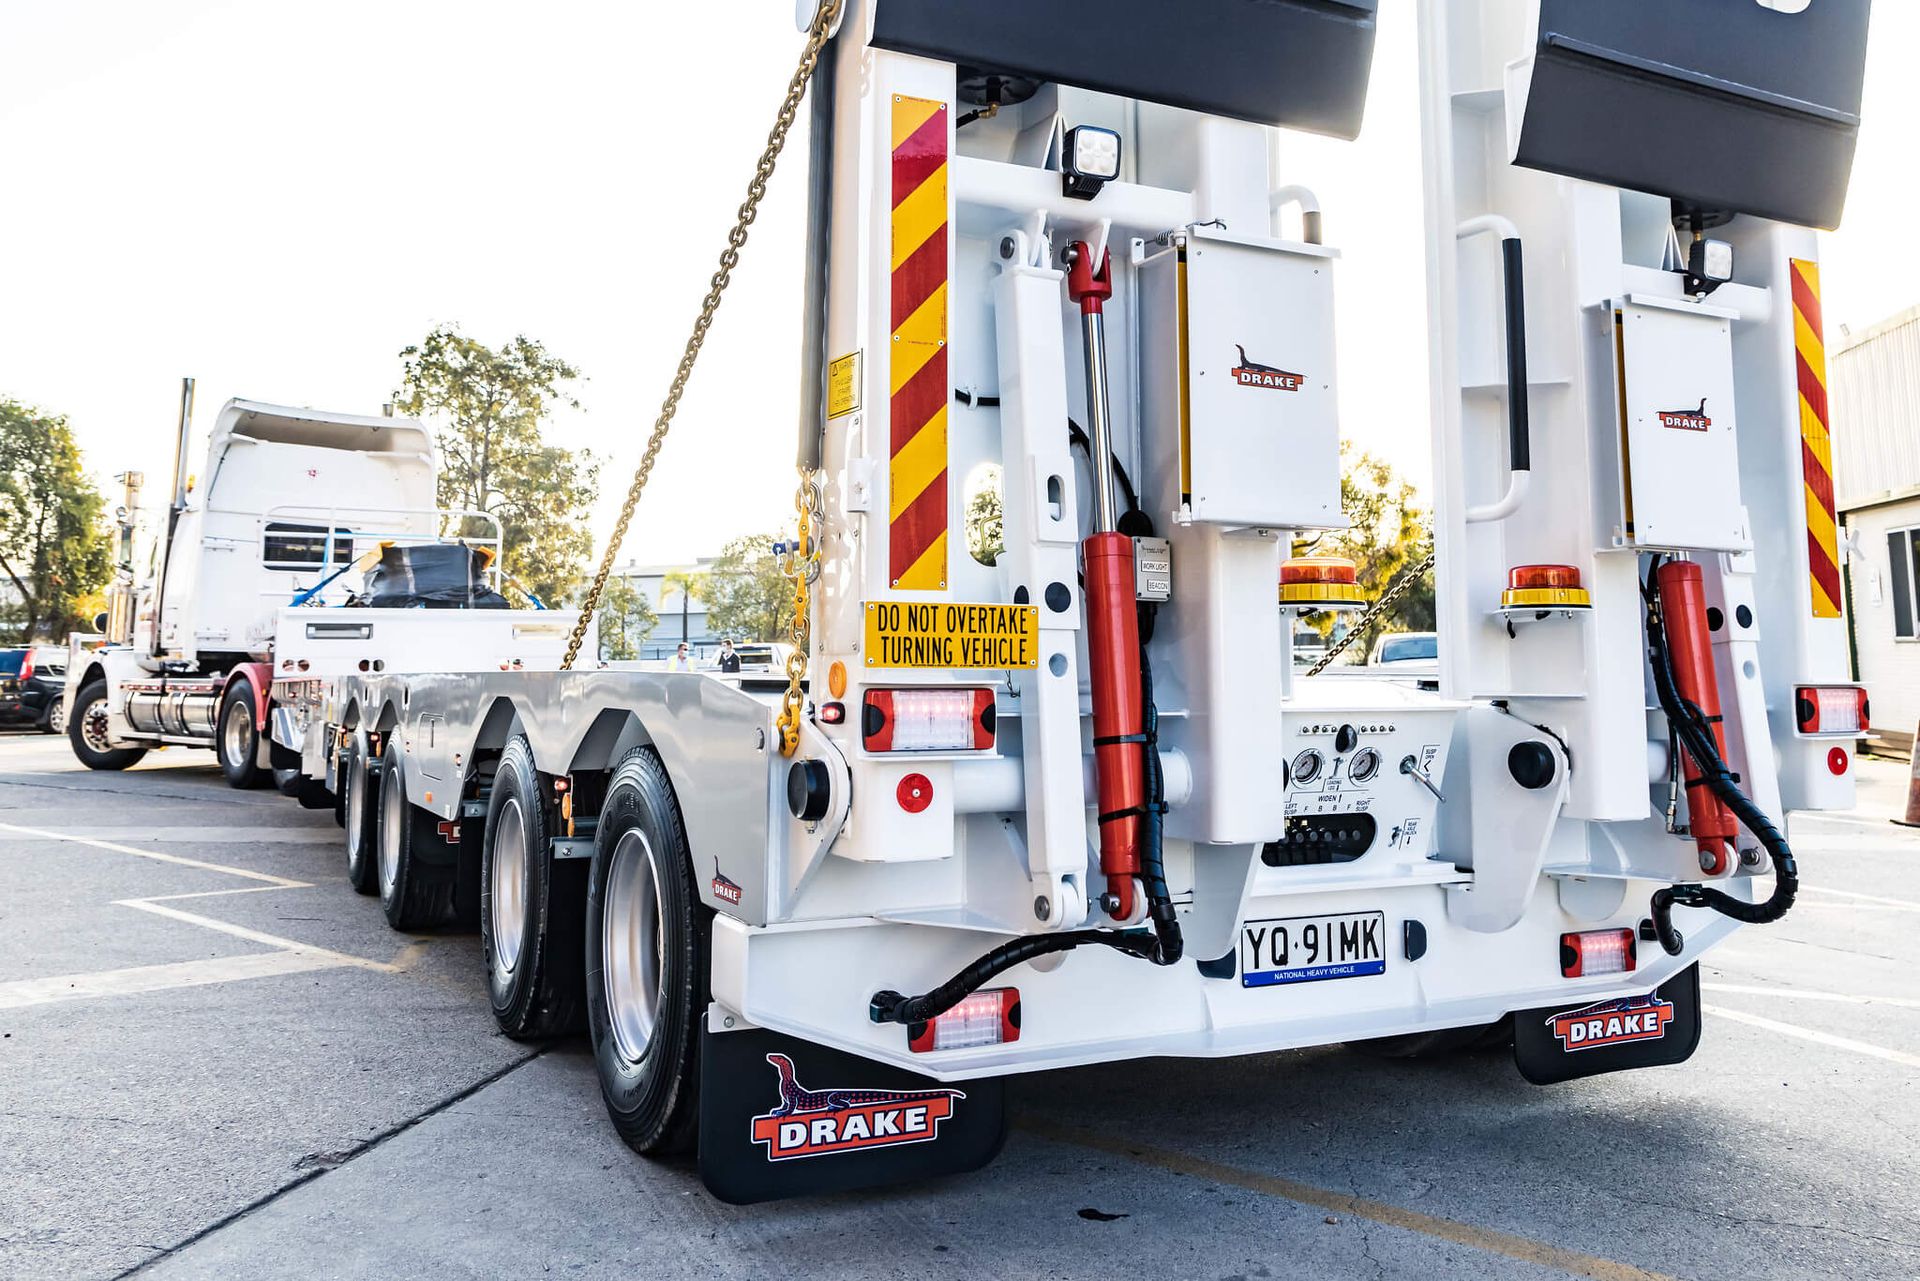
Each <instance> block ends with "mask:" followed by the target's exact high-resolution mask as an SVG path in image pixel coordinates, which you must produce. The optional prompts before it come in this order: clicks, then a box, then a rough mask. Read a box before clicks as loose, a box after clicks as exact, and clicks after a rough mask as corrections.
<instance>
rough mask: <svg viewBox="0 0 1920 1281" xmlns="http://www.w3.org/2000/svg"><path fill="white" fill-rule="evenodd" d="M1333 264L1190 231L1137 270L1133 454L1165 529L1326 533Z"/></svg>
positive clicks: (1327, 254) (1299, 251)
mask: <svg viewBox="0 0 1920 1281" xmlns="http://www.w3.org/2000/svg"><path fill="white" fill-rule="evenodd" d="M1334 257H1335V255H1334V252H1333V251H1332V250H1330V249H1326V248H1324V247H1322V246H1320V245H1306V244H1296V243H1293V242H1288V241H1274V240H1248V239H1242V238H1235V237H1229V236H1227V235H1226V234H1225V233H1224V232H1222V231H1220V230H1218V229H1217V228H1211V227H1193V228H1189V229H1188V230H1186V231H1184V232H1181V233H1180V234H1179V235H1177V236H1176V237H1174V239H1173V241H1172V244H1171V245H1170V247H1169V248H1168V249H1167V250H1166V251H1165V252H1162V253H1157V254H1155V255H1153V256H1151V257H1149V258H1148V259H1146V261H1145V262H1143V263H1142V264H1141V267H1140V272H1139V280H1140V294H1141V307H1140V313H1141V319H1140V356H1141V372H1140V393H1141V401H1142V407H1143V409H1144V411H1145V414H1144V429H1143V437H1144V439H1143V453H1144V454H1145V462H1146V467H1145V470H1146V474H1147V477H1148V480H1149V492H1148V494H1147V496H1146V497H1147V499H1148V501H1149V503H1150V504H1151V506H1152V507H1153V508H1154V509H1155V510H1154V514H1155V515H1156V516H1159V515H1161V514H1163V513H1165V514H1167V515H1170V516H1171V517H1172V518H1173V520H1174V522H1175V523H1177V524H1189V523H1191V524H1206V525H1222V526H1229V527H1236V528H1265V529H1335V528H1342V527H1344V526H1345V525H1346V524H1347V521H1346V518H1345V517H1344V516H1343V515H1342V514H1341V510H1340V420H1339V413H1338V410H1337V408H1336V402H1335V391H1334V386H1335V383H1334V372H1333V355H1334V349H1333V261H1334Z"/></svg>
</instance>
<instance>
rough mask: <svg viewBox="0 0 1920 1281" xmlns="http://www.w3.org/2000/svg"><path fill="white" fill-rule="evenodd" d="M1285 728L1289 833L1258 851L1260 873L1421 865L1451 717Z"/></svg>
mask: <svg viewBox="0 0 1920 1281" xmlns="http://www.w3.org/2000/svg"><path fill="white" fill-rule="evenodd" d="M1283 727H1284V730H1283V732H1284V742H1285V756H1284V758H1283V763H1282V774H1283V776H1284V779H1285V783H1286V804H1285V813H1286V825H1285V827H1284V829H1283V830H1282V831H1281V832H1280V833H1278V834H1277V835H1276V836H1275V838H1274V839H1273V840H1271V841H1269V842H1268V843H1267V844H1266V845H1265V846H1263V847H1262V849H1261V852H1260V857H1261V860H1262V861H1263V862H1264V863H1266V865H1267V866H1269V867H1302V866H1319V865H1324V864H1329V863H1347V862H1352V861H1354V860H1356V859H1359V858H1361V857H1362V856H1365V855H1368V854H1371V853H1374V852H1376V851H1383V852H1389V853H1391V854H1395V855H1400V856H1406V857H1408V858H1410V859H1421V858H1424V857H1425V856H1426V854H1427V852H1428V851H1429V849H1430V848H1431V843H1432V839H1433V828H1434V814H1435V812H1436V808H1437V806H1438V805H1439V803H1440V800H1441V795H1440V788H1439V778H1440V772H1441V769H1442V767H1443V766H1444V764H1445V755H1446V747H1447V741H1448V739H1449V738H1450V737H1451V735H1452V730H1453V714H1452V711H1451V709H1443V708H1425V707H1407V708H1394V709H1381V708H1376V709H1368V710H1361V709H1351V710H1342V711H1330V710H1326V709H1316V710H1314V711H1313V712H1312V713H1310V714H1309V715H1307V716H1305V717H1303V718H1301V719H1298V720H1295V719H1293V718H1291V717H1289V718H1287V720H1285V721H1284V722H1283Z"/></svg>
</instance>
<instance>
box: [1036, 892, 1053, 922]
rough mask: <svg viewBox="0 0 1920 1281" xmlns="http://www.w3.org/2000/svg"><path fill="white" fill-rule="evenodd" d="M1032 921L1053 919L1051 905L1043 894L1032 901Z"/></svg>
mask: <svg viewBox="0 0 1920 1281" xmlns="http://www.w3.org/2000/svg"><path fill="white" fill-rule="evenodd" d="M1033 919H1034V920H1036V921H1048V920H1052V919H1053V903H1052V901H1051V900H1049V899H1048V898H1047V896H1046V895H1044V894H1042V895H1040V896H1039V897H1038V898H1036V899H1034V900H1033Z"/></svg>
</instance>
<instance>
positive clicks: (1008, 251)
mask: <svg viewBox="0 0 1920 1281" xmlns="http://www.w3.org/2000/svg"><path fill="white" fill-rule="evenodd" d="M1016 247H1017V246H1015V245H1014V243H1013V237H1012V236H1002V237H1001V238H1000V256H1001V257H1002V258H1011V257H1013V251H1014V249H1015V248H1016Z"/></svg>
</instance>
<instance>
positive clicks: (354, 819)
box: [346, 760, 367, 863]
mask: <svg viewBox="0 0 1920 1281" xmlns="http://www.w3.org/2000/svg"><path fill="white" fill-rule="evenodd" d="M346 774H347V777H346V789H347V861H348V862H349V863H356V862H358V861H359V860H360V853H361V851H360V842H361V841H362V840H363V839H364V837H365V833H366V830H367V829H366V817H367V775H366V771H365V770H363V769H361V768H360V762H359V761H357V760H355V761H351V762H349V763H348V765H347V770H346Z"/></svg>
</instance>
